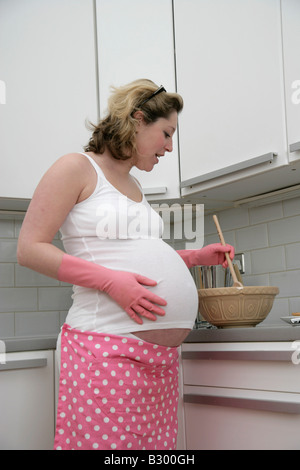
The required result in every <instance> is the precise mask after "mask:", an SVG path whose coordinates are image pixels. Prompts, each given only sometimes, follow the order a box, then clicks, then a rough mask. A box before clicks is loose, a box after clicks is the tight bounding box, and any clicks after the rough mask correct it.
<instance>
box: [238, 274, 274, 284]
mask: <svg viewBox="0 0 300 470" xmlns="http://www.w3.org/2000/svg"><path fill="white" fill-rule="evenodd" d="M242 279H243V283H244V285H245V286H269V285H270V284H269V283H270V280H269V274H256V275H253V276H247V275H245V274H243V276H242Z"/></svg>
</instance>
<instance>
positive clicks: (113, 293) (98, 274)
mask: <svg viewBox="0 0 300 470" xmlns="http://www.w3.org/2000/svg"><path fill="white" fill-rule="evenodd" d="M57 278H58V280H60V281H63V282H68V283H70V284H75V285H77V286H81V287H88V288H92V289H97V290H101V291H103V292H106V293H107V294H108V295H109V296H110V297H111V298H112V299H114V300H115V301H116V302H117V303H118V304H119V305H120V306H121V307H122V308H123V309H124V310H125V312H126V313H127V314H128V315H129V316H130V317H131V318H132V319H133V320H134V321H135V322H136V323H138V324H140V325H142V323H143V320H142V319H141V318H140V317H141V316H142V317H145V318H148V319H149V320H152V321H155V320H156V316H155V315H161V316H163V315H164V314H165V311H164V310H163V309H162V308H160V307H159V306H158V305H167V302H166V301H165V300H164V299H162V298H161V297H158V296H157V295H155V294H153V292H151V291H150V290H148V289H146V288H145V287H144V285H145V286H156V285H157V282H156V281H154V280H152V279H149V278H147V277H145V276H142V275H140V274H134V273H130V272H127V271H116V270H113V269H109V268H105V267H103V266H99V265H97V264H95V263H92V262H90V261H86V260H83V259H81V258H77V257H75V256H70V255H67V254H64V256H63V258H62V262H61V265H60V267H59V269H58V275H57ZM156 304H158V305H156Z"/></svg>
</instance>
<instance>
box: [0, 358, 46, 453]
mask: <svg viewBox="0 0 300 470" xmlns="http://www.w3.org/2000/svg"><path fill="white" fill-rule="evenodd" d="M53 354H54V353H53V351H28V352H27V351H26V352H17V353H7V354H5V361H2V363H0V422H1V426H0V449H1V450H51V449H52V448H53V439H54V370H53Z"/></svg>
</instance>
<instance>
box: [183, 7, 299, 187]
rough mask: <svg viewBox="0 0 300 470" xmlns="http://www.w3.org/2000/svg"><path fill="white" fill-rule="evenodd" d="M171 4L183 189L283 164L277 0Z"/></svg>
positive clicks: (202, 185) (279, 31)
mask: <svg viewBox="0 0 300 470" xmlns="http://www.w3.org/2000/svg"><path fill="white" fill-rule="evenodd" d="M295 2H296V0H295V1H294V3H295ZM174 8H175V10H174V11H175V13H174V18H175V39H176V64H177V83H178V92H179V93H181V94H182V95H183V98H184V102H185V108H184V111H183V113H182V115H181V116H180V120H179V130H180V136H179V137H180V139H179V142H180V160H181V186H182V192H183V194H184V195H185V194H188V193H189V191H190V192H193V191H198V192H201V191H203V190H206V189H207V188H213V187H215V186H218V185H220V184H221V183H222V182H223V183H225V182H230V183H231V182H233V181H235V180H240V179H241V178H242V177H244V176H245V175H246V176H247V177H248V176H251V175H257V174H259V173H263V172H265V171H267V170H270V169H274V168H278V167H280V166H282V165H286V164H287V163H288V157H287V143H286V126H285V102H284V84H283V64H282V41H281V11H280V0H263V1H261V0H244V1H242V2H241V1H239V0H228V1H226V2H224V1H223V0H214V1H208V0H174ZM297 34H299V31H298V32H297ZM294 60H296V58H295V57H294ZM298 140H299V139H298ZM252 191H255V189H254V188H252Z"/></svg>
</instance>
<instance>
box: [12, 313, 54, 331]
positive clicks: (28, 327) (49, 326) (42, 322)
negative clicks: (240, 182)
mask: <svg viewBox="0 0 300 470" xmlns="http://www.w3.org/2000/svg"><path fill="white" fill-rule="evenodd" d="M15 325H16V326H15V335H16V336H38V335H56V334H58V332H59V327H60V322H59V312H55V311H54V312H21V313H16V314H15Z"/></svg>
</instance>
